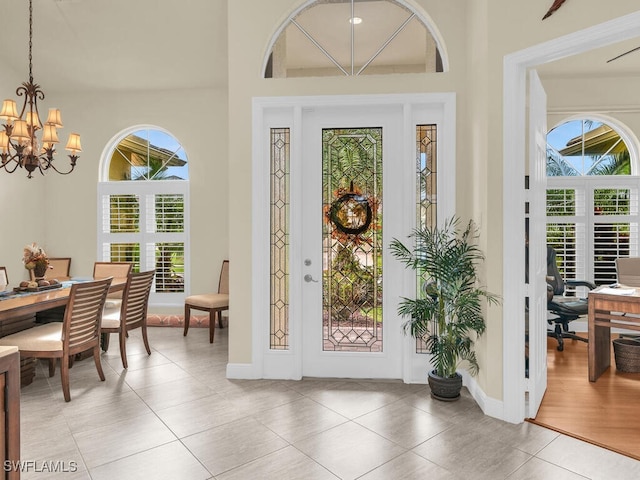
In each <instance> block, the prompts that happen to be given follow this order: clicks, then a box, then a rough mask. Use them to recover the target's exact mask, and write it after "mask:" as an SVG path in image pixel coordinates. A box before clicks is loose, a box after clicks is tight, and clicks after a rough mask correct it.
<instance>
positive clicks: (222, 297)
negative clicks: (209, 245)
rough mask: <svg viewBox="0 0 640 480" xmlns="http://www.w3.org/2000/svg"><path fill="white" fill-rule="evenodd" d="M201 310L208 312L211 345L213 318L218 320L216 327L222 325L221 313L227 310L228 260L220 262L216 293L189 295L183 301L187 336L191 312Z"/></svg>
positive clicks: (221, 326) (213, 329)
mask: <svg viewBox="0 0 640 480" xmlns="http://www.w3.org/2000/svg"><path fill="white" fill-rule="evenodd" d="M192 309H193V310H202V311H205V312H209V343H213V335H214V331H215V326H216V322H215V318H216V316H217V318H218V325H219V326H220V328H223V325H222V312H223V311H225V310H229V260H224V261H223V262H222V268H221V269H220V279H219V280H218V293H203V294H200V295H190V296H188V297H187V298H186V299H185V301H184V333H183V336H185V337H186V336H187V332H188V331H189V321H190V320H191V310H192Z"/></svg>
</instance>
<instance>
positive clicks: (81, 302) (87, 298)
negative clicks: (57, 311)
mask: <svg viewBox="0 0 640 480" xmlns="http://www.w3.org/2000/svg"><path fill="white" fill-rule="evenodd" d="M111 280H112V279H111V277H109V278H104V279H102V280H95V281H91V282H81V283H74V284H73V285H71V290H70V292H69V300H68V302H67V309H66V310H65V314H64V319H63V321H62V323H60V322H53V323H46V324H44V325H39V326H36V327H33V328H28V329H26V330H22V331H20V332H18V333H14V334H12V335H7V336H6V337H2V338H0V345H4V346H7V345H14V346H17V347H18V350H20V356H21V357H22V358H48V359H50V360H51V361H50V362H49V376H50V377H53V375H54V374H55V369H56V361H57V359H60V377H61V381H62V393H63V394H64V400H65V401H66V402H68V401H70V400H71V394H70V392H69V365H70V363H71V361H72V359H73V357H74V356H75V355H76V354H79V353H82V352H84V351H87V350H93V360H94V362H95V364H96V370H98V376H99V377H100V380H102V381H104V379H105V377H104V372H103V371H102V365H101V364H100V322H101V320H102V311H103V308H104V303H105V300H106V298H107V292H108V291H109V286H110V285H111Z"/></svg>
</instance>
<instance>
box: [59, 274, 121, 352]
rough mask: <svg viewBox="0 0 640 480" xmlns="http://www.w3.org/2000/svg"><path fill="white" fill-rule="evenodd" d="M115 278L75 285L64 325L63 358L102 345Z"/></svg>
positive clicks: (72, 287) (70, 295)
mask: <svg viewBox="0 0 640 480" xmlns="http://www.w3.org/2000/svg"><path fill="white" fill-rule="evenodd" d="M111 280H112V278H111V277H108V278H104V279H101V280H95V281H93V282H81V283H74V284H73V285H71V291H70V293H69V302H68V303H67V309H66V310H65V314H64V320H63V322H62V344H63V347H62V349H63V352H64V355H63V357H67V356H71V355H75V354H77V353H82V352H84V351H86V350H89V349H90V348H93V347H96V346H99V345H100V323H101V321H102V311H103V308H104V302H105V301H106V299H107V293H108V292H109V287H110V286H111Z"/></svg>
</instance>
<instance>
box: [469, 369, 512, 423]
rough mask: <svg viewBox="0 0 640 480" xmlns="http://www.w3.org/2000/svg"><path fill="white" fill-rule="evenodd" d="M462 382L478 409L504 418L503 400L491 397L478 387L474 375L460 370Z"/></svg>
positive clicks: (492, 415)
mask: <svg viewBox="0 0 640 480" xmlns="http://www.w3.org/2000/svg"><path fill="white" fill-rule="evenodd" d="M461 373H462V383H463V385H464V386H465V387H467V390H469V393H470V394H471V396H472V397H473V399H474V400H475V401H476V403H477V404H478V406H479V407H480V409H481V410H482V412H483V413H484V414H485V415H488V416H489V417H493V418H497V419H498V420H504V402H502V401H501V400H496V399H495V398H491V397H489V396H487V394H486V393H484V390H482V389H481V388H480V386H479V385H478V382H477V381H476V379H475V377H472V376H471V375H469V373H468V372H466V371H464V370H463V371H462V372H461Z"/></svg>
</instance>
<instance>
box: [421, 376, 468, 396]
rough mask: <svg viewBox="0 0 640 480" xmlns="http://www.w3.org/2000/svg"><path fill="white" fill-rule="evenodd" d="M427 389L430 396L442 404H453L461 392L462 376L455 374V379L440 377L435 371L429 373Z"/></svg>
mask: <svg viewBox="0 0 640 480" xmlns="http://www.w3.org/2000/svg"><path fill="white" fill-rule="evenodd" d="M428 381H429V388H430V389H431V396H432V397H433V398H435V399H436V400H442V401H443V402H454V401H456V400H458V399H459V398H460V390H462V375H460V374H459V373H456V376H455V377H440V376H438V375H437V374H436V371H435V370H431V371H430V372H429V379H428Z"/></svg>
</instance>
